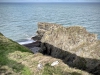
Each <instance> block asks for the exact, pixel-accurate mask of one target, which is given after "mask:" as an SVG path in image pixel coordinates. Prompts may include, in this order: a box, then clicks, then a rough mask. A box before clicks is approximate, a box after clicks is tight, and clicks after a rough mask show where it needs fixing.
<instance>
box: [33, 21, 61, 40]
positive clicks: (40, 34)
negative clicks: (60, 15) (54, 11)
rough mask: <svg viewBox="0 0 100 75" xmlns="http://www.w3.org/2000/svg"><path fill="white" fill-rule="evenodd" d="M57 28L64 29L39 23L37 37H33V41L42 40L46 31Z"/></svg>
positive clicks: (51, 24)
mask: <svg viewBox="0 0 100 75" xmlns="http://www.w3.org/2000/svg"><path fill="white" fill-rule="evenodd" d="M57 27H62V26H61V25H57V24H54V23H46V22H43V23H42V22H39V23H38V30H37V35H36V36H35V37H32V39H33V40H41V38H42V37H43V35H44V33H45V32H46V31H48V30H53V29H55V28H57Z"/></svg>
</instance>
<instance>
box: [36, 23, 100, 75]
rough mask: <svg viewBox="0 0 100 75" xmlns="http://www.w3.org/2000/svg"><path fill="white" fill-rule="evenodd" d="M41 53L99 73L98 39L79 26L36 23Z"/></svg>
mask: <svg viewBox="0 0 100 75" xmlns="http://www.w3.org/2000/svg"><path fill="white" fill-rule="evenodd" d="M37 33H38V35H37V36H39V38H40V39H39V40H41V42H42V43H41V50H40V52H42V53H43V54H47V55H50V56H52V57H55V58H60V59H62V60H63V61H64V62H65V63H66V64H67V65H69V66H71V67H75V68H78V69H82V70H85V71H88V72H90V73H93V74H96V75H100V40H98V39H97V35H96V34H93V33H89V32H87V31H86V28H84V27H81V26H72V27H63V26H61V25H57V24H53V23H42V22H39V23H38V31H37Z"/></svg>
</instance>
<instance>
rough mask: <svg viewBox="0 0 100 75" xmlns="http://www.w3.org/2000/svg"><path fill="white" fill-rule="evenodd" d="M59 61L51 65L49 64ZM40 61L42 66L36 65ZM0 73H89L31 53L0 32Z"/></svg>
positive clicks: (72, 74)
mask: <svg viewBox="0 0 100 75" xmlns="http://www.w3.org/2000/svg"><path fill="white" fill-rule="evenodd" d="M54 61H59V64H58V65H56V66H54V67H52V66H50V64H51V63H52V62H54ZM39 62H41V64H42V65H43V68H42V69H41V70H39V69H38V68H37V65H38V64H39ZM0 75H90V74H89V73H87V72H84V71H81V70H78V69H75V68H70V67H69V66H68V65H67V64H65V63H63V61H62V60H60V59H56V58H53V57H50V56H45V55H43V54H40V53H37V54H33V53H31V52H30V50H29V49H27V48H26V47H24V46H21V45H19V44H18V43H16V42H14V41H12V40H10V39H8V38H6V37H5V36H3V35H2V34H1V33H0Z"/></svg>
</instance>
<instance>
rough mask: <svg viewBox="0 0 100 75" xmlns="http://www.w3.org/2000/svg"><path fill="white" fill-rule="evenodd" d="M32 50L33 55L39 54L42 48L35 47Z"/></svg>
mask: <svg viewBox="0 0 100 75" xmlns="http://www.w3.org/2000/svg"><path fill="white" fill-rule="evenodd" d="M30 49H31V51H32V52H33V53H38V52H39V50H40V49H41V48H40V47H33V48H30Z"/></svg>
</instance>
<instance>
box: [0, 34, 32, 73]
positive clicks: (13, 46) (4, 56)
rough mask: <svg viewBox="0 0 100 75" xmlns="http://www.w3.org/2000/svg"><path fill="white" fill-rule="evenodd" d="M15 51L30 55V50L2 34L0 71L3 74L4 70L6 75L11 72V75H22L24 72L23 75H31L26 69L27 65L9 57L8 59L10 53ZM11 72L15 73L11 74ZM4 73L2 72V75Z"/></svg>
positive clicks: (0, 35) (0, 36)
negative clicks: (17, 74)
mask: <svg viewBox="0 0 100 75" xmlns="http://www.w3.org/2000/svg"><path fill="white" fill-rule="evenodd" d="M15 51H20V52H27V53H30V51H29V49H27V48H26V47H23V46H21V45H19V44H17V43H16V42H14V41H12V40H10V39H8V38H6V37H5V36H3V35H2V34H1V33H0V69H2V72H3V70H4V73H5V74H8V73H9V72H10V74H12V73H13V74H16V73H19V74H20V73H21V72H22V75H25V73H26V74H27V73H28V74H27V75H31V74H30V71H29V70H28V69H27V68H26V66H25V65H23V64H20V63H18V62H16V61H14V60H11V59H9V57H8V55H9V53H13V52H15ZM5 66H6V67H5ZM10 70H11V71H13V72H11V71H10ZM7 71H9V72H8V73H6V72H7ZM2 72H1V70H0V75H1V74H2Z"/></svg>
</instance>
